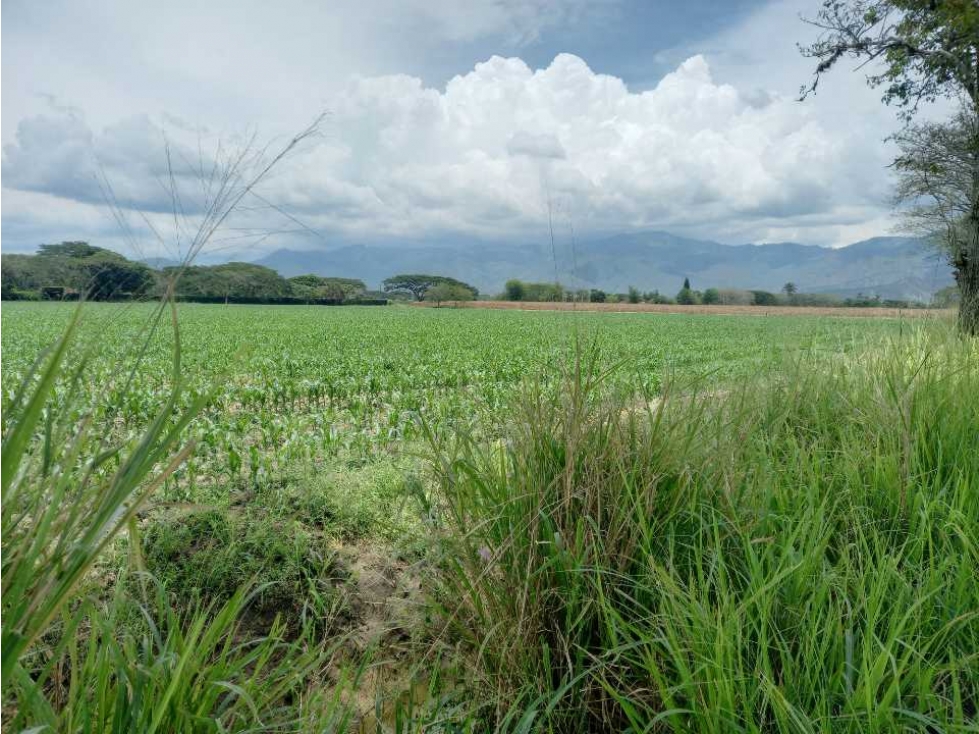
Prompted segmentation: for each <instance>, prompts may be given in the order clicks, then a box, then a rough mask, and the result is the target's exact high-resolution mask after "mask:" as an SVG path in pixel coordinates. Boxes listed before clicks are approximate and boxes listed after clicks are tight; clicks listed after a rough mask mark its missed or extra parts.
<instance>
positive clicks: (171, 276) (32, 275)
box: [0, 241, 956, 308]
mask: <svg viewBox="0 0 979 734" xmlns="http://www.w3.org/2000/svg"><path fill="white" fill-rule="evenodd" d="M0 260H2V279H0V290H2V298H3V299H4V300H75V299H78V298H81V297H83V296H84V297H85V298H88V299H90V300H96V301H105V300H129V299H140V298H157V297H160V296H162V295H164V294H165V293H166V291H167V289H168V287H169V284H171V283H173V284H174V295H175V297H176V299H177V300H180V301H195V302H200V303H270V304H275V303H279V304H301V303H308V304H323V305H339V304H383V303H387V302H388V300H389V299H393V300H415V301H429V302H432V303H434V304H435V305H436V306H441V305H442V304H444V303H457V302H464V301H472V300H474V299H475V298H477V297H479V295H480V293H479V290H478V289H477V288H476V287H475V286H472V285H470V284H469V283H465V282H463V281H461V280H457V279H455V278H451V277H448V276H445V275H433V274H424V273H406V274H400V275H393V276H391V277H390V278H387V279H386V280H385V281H384V282H383V283H382V286H381V290H380V291H371V290H369V289H368V288H367V286H366V285H365V284H364V282H363V281H362V280H358V279H356V278H338V277H324V276H320V275H312V274H307V275H297V276H294V277H292V278H284V277H283V276H281V275H280V274H279V273H278V272H276V271H275V270H272V269H271V268H267V267H264V266H262V265H255V264H253V263H241V262H231V263H224V264H221V265H187V266H177V267H164V268H161V269H154V268H151V267H150V266H148V265H146V264H145V263H142V262H137V261H133V260H129V259H128V258H126V257H124V256H122V255H120V254H119V253H116V252H113V251H111V250H107V249H104V248H101V247H96V246H94V245H90V244H89V243H87V242H77V241H73V242H62V243H60V244H48V245H41V246H40V248H39V250H38V252H37V254H35V255H3V256H2V257H0ZM954 291H955V288H954V287H953V288H952V289H946V291H944V292H940V293H939V294H937V297H936V299H935V302H933V304H932V305H940V306H949V305H954V301H955V298H956V294H955V293H954ZM496 298H497V299H498V300H504V301H524V302H545V303H546V302H556V301H569V302H585V303H633V304H638V303H653V304H679V305H701V304H702V305H738V306H775V305H788V306H821V307H833V306H850V307H854V306H855V307H862V306H867V307H869V306H884V307H891V308H916V307H923V306H925V304H923V303H918V302H914V301H907V300H895V299H882V298H880V297H879V296H876V295H866V296H864V295H858V296H856V297H850V298H841V297H838V296H833V295H829V294H821V293H802V292H800V290H799V288H798V287H797V286H796V285H795V284H794V283H786V284H785V286H784V287H783V288H782V291H781V292H780V293H771V292H769V291H765V290H757V289H756V290H742V289H734V288H707V289H705V290H703V291H700V290H696V289H694V288H692V287H691V285H690V280H689V279H688V278H685V279H684V281H683V285H682V286H681V288H680V289H679V291H677V293H676V294H675V295H672V296H671V295H668V294H664V293H660V292H659V291H658V290H653V291H640V290H639V289H638V288H635V287H630V288H629V289H628V290H627V291H626V292H625V293H612V292H606V291H604V290H601V289H598V288H585V289H570V288H566V287H565V286H563V285H562V284H560V283H537V282H530V281H523V280H519V279H516V278H514V279H511V280H508V281H507V282H506V284H505V286H504V289H503V292H502V293H500V294H499V295H498V296H496Z"/></svg>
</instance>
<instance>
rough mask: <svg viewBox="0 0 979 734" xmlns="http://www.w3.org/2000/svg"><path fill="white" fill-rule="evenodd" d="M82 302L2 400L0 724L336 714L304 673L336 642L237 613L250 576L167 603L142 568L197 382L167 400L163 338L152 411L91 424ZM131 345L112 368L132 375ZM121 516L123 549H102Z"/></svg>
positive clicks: (178, 382)
mask: <svg viewBox="0 0 979 734" xmlns="http://www.w3.org/2000/svg"><path fill="white" fill-rule="evenodd" d="M167 308H168V305H167V304H161V306H160V310H159V311H158V312H157V314H158V315H159V314H162V313H165V312H166V309H167ZM83 310H84V309H83V308H82V307H79V309H78V311H76V313H75V316H74V318H73V319H72V321H71V323H70V325H69V327H68V328H67V329H66V331H65V333H64V334H63V335H62V337H61V338H60V339H59V340H58V341H57V343H56V344H54V345H53V346H52V347H51V349H50V350H48V352H47V353H46V354H44V355H42V356H41V358H40V359H39V360H38V363H37V365H36V367H35V369H34V370H33V371H32V372H31V373H30V374H29V375H28V376H27V377H26V379H25V380H24V383H23V384H22V385H21V387H20V389H19V390H17V391H16V392H15V393H14V395H13V396H12V398H11V399H10V400H9V401H8V402H7V403H6V404H5V405H4V421H5V432H4V438H3V448H2V488H3V508H2V611H3V631H2V637H3V639H2V645H3V651H2V656H3V658H2V660H3V669H2V676H3V708H4V728H5V730H10V731H21V730H30V731H66V732H109V731H111V732H120V733H121V732H134V731H139V732H158V731H168V732H189V731H255V730H270V729H275V730H290V731H300V730H304V729H305V730H309V731H323V730H324V729H322V728H320V724H324V723H326V724H328V726H329V728H340V729H342V728H343V727H344V726H346V724H347V723H348V720H349V713H348V711H349V707H347V706H346V705H345V703H344V701H342V700H341V698H340V697H339V695H332V694H329V693H328V692H327V691H326V690H325V689H322V690H320V689H318V688H316V687H314V684H315V683H317V682H318V681H319V679H320V676H321V675H322V674H323V672H324V670H325V669H326V667H327V664H328V662H329V661H330V660H331V658H332V656H333V655H334V653H335V652H336V650H337V648H338V643H336V644H333V645H332V646H330V645H327V644H325V643H324V642H323V641H322V640H320V639H317V638H316V637H315V636H314V634H313V632H312V630H311V629H304V630H303V633H304V634H300V635H295V634H293V635H291V636H290V639H289V641H287V640H286V639H285V635H284V631H285V625H284V623H283V622H281V621H280V620H279V619H278V618H275V619H273V620H272V621H271V622H270V624H269V625H267V626H266V628H264V629H254V628H253V629H248V628H246V626H245V625H244V624H243V618H244V617H245V611H246V609H247V608H248V606H249V605H250V604H251V602H252V600H253V598H254V597H255V596H256V595H258V594H260V593H261V592H262V591H263V588H262V587H258V588H251V587H250V586H249V585H247V584H246V586H245V587H243V588H241V589H239V590H238V591H237V592H236V593H234V594H233V595H232V596H231V598H230V599H229V600H227V601H226V602H225V603H223V604H216V603H214V602H213V601H211V602H208V601H207V600H205V601H203V602H198V603H192V604H189V605H174V604H173V596H172V594H174V593H177V594H179V593H180V592H181V590H179V589H166V588H164V587H163V586H162V585H160V584H157V583H156V582H155V581H153V580H152V579H147V578H146V577H145V574H143V573H142V572H141V570H140V569H141V566H142V563H141V557H140V553H139V551H138V548H139V545H140V543H139V538H138V534H137V525H136V523H135V517H136V512H137V511H138V510H139V508H140V507H141V506H142V505H143V503H144V502H145V501H146V499H147V498H148V497H149V496H150V495H151V494H152V493H153V491H154V490H155V489H156V488H157V487H159V486H160V485H161V484H162V483H163V482H164V481H165V480H166V479H167V478H168V477H170V476H171V475H172V474H173V472H174V470H175V469H176V468H177V467H178V466H179V465H180V464H181V463H182V462H183V461H184V460H185V459H186V457H187V456H188V455H189V454H190V452H191V450H192V448H193V447H192V444H191V443H187V442H184V441H183V439H182V436H183V434H184V431H185V429H186V427H187V425H188V424H189V423H190V422H191V421H192V420H193V419H194V417H195V416H196V415H197V414H198V412H199V411H200V410H201V408H202V407H203V405H204V402H205V401H206V399H207V397H206V396H202V397H200V398H197V399H194V400H191V401H190V402H189V407H185V408H182V407H179V406H181V405H182V402H181V400H180V396H181V390H182V384H183V382H182V375H181V372H180V342H179V338H175V340H174V343H175V352H174V360H173V364H174V370H173V379H172V390H171V392H170V393H169V394H168V395H166V396H164V397H163V398H162V399H161V401H160V404H159V406H158V407H157V411H156V413H155V415H154V416H153V418H152V419H151V420H150V421H149V423H148V424H147V425H146V426H143V427H142V428H141V429H140V430H138V431H135V437H134V438H128V437H127V436H129V435H130V434H129V432H128V431H120V432H119V435H115V434H114V432H113V431H112V430H111V429H110V430H109V431H108V433H107V432H106V431H105V430H101V431H99V430H96V429H95V428H94V422H93V421H92V420H91V415H90V414H91V412H93V411H98V410H99V409H100V406H99V405H95V406H92V407H91V409H90V411H89V414H86V413H84V412H83V411H81V410H80V409H79V406H78V405H77V398H78V396H79V395H80V394H81V393H80V390H79V386H80V383H81V382H82V381H83V380H85V379H87V378H88V377H87V369H86V366H87V363H88V356H89V354H90V353H91V352H90V350H89V349H88V348H86V347H85V345H84V344H82V343H80V342H79V337H78V330H79V323H80V320H81V318H82V313H83ZM174 333H175V336H176V335H177V333H178V332H177V329H176V315H175V312H174ZM139 349H140V346H139V344H137V345H136V346H135V350H136V358H135V361H134V363H133V364H131V365H129V366H128V367H126V369H120V372H119V374H118V375H114V376H113V377H112V378H111V379H113V380H121V381H123V382H124V381H126V380H127V379H129V377H130V376H131V374H132V372H133V371H134V370H137V369H138V366H139ZM102 388H103V390H102V394H104V395H111V394H113V391H112V390H110V389H109V386H107V385H103V386H102ZM125 531H128V533H129V536H130V537H129V540H130V543H129V545H130V548H131V555H130V557H129V559H128V561H127V559H126V558H122V559H120V558H119V556H118V554H115V556H114V557H113V561H114V565H113V564H111V563H101V561H102V560H103V559H104V558H105V556H106V555H107V551H108V550H109V549H110V546H112V545H113V543H114V541H115V540H116V539H117V538H118V537H120V536H121V535H123V534H124V532H125ZM100 563H101V565H100ZM133 575H136V576H137V577H138V581H134V582H132V583H129V582H127V578H129V577H130V576H133ZM355 680H356V675H355V676H354V682H355ZM352 684H353V683H351V685H352ZM338 690H341V691H342V690H343V686H340V687H339V689H338Z"/></svg>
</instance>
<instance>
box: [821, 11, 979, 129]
mask: <svg viewBox="0 0 979 734" xmlns="http://www.w3.org/2000/svg"><path fill="white" fill-rule="evenodd" d="M809 22H810V23H811V24H813V25H815V26H816V27H818V28H819V29H821V31H822V33H821V35H820V37H819V39H818V40H817V41H816V42H815V43H813V44H811V45H809V46H804V47H803V49H802V51H803V53H804V54H805V55H806V56H809V57H811V58H814V59H816V60H817V61H818V63H817V66H816V70H815V75H814V77H813V80H812V82H811V84H809V85H808V86H806V87H803V95H804V96H805V95H806V94H809V93H811V92H815V91H816V88H817V86H818V84H819V80H820V77H821V76H822V75H823V74H824V73H826V72H827V71H829V70H830V69H832V68H833V67H834V66H835V65H836V64H837V62H839V61H840V60H841V59H844V58H848V57H849V58H855V59H860V60H863V61H865V62H874V61H880V62H882V66H880V67H873V68H872V73H871V74H870V76H869V77H868V82H869V83H870V84H871V85H872V86H875V87H883V89H884V101H885V102H887V103H888V104H897V105H898V106H899V107H901V108H903V110H904V114H905V115H906V116H908V115H913V114H914V112H915V111H916V110H917V108H918V105H919V104H920V103H921V102H922V101H931V100H935V99H937V98H939V97H957V96H959V95H961V94H965V95H966V96H967V97H968V98H969V99H971V101H972V102H973V104H975V105H977V106H979V57H977V55H976V52H977V49H979V3H977V2H976V0H823V5H822V9H821V10H820V11H819V13H818V14H817V15H816V17H815V18H813V19H811V20H809Z"/></svg>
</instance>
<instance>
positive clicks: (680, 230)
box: [0, 0, 897, 259]
mask: <svg viewBox="0 0 979 734" xmlns="http://www.w3.org/2000/svg"><path fill="white" fill-rule="evenodd" d="M817 5H818V2H817V0H684V2H674V1H673V0H644V1H639V0H636V1H633V2H630V1H627V0H527V1H525V2H517V1H516V0H467V2H464V3H463V2H458V1H457V0H333V1H332V2H311V1H305V2H304V1H301V0H279V1H278V2H275V3H270V2H267V0H261V1H253V0H237V1H235V2H230V1H226V0H215V1H213V2H200V1H199V0H193V1H191V0H171V1H170V2H168V3H166V4H162V5H161V4H159V3H138V2H136V3H134V2H131V1H127V0H94V1H93V2H86V3H78V2H73V1H71V0H48V1H47V2H36V1H35V0H4V3H3V4H2V10H0V12H2V92H3V98H2V102H3V107H2V145H3V161H2V247H3V251H4V252H20V251H23V252H27V251H31V250H33V249H34V248H35V247H36V246H37V245H38V244H40V243H43V242H57V241H62V240H69V239H71V240H88V241H90V242H91V243H93V244H97V245H101V246H106V247H111V248H113V249H119V250H121V251H125V252H127V254H131V255H137V256H142V257H153V256H160V257H168V258H175V257H180V256H181V255H182V254H183V253H184V252H186V249H187V247H188V244H187V243H188V242H189V241H190V239H191V236H192V233H193V231H194V230H195V229H196V228H197V227H198V226H199V225H200V223H201V221H202V217H203V216H204V212H205V211H206V209H207V201H208V199H207V192H208V188H207V186H206V185H205V180H212V181H213V179H212V178H209V174H208V172H209V171H214V170H218V171H225V170H227V166H228V165H229V163H230V161H233V160H236V158H235V156H237V155H243V157H242V158H241V159H240V160H241V161H242V165H241V166H240V167H239V168H238V169H236V170H237V173H238V174H239V175H240V176H241V179H240V181H241V182H246V181H249V180H251V179H250V178H249V176H250V175H252V174H254V173H255V172H257V171H259V170H261V169H262V166H264V165H265V164H266V163H267V162H268V161H269V160H270V159H271V158H272V157H274V155H275V153H276V151H278V150H281V149H282V148H283V146H285V145H287V143H288V141H289V140H290V138H291V136H293V135H295V134H296V133H297V132H298V131H300V130H303V129H305V128H306V127H307V126H308V125H309V124H310V123H311V121H313V120H314V119H317V118H318V117H319V116H320V115H323V117H322V119H321V121H320V123H319V125H318V127H317V129H316V134H315V135H313V136H311V137H309V138H306V139H304V140H303V142H302V143H301V144H300V145H299V146H298V147H297V148H296V149H294V150H293V151H291V153H290V155H289V156H287V157H286V158H285V159H284V160H283V161H281V162H280V163H278V164H277V165H276V167H275V168H274V169H273V170H272V171H271V173H270V174H269V175H268V176H266V177H265V178H263V179H262V180H261V181H260V182H259V183H258V184H257V185H256V187H255V188H254V189H253V190H252V191H251V192H249V193H248V194H247V195H245V196H244V198H243V199H242V200H241V203H240V206H239V208H238V209H237V210H236V211H235V212H234V213H233V214H232V216H230V217H229V218H228V220H226V221H225V222H224V223H222V227H221V228H220V229H219V231H217V232H216V233H215V234H214V236H213V237H212V239H211V240H210V241H209V243H208V246H207V250H206V252H207V253H208V255H209V256H210V257H212V258H218V259H225V258H236V259H257V258H259V257H261V256H262V255H263V254H265V253H267V252H268V251H270V250H273V249H277V248H280V247H288V248H293V249H316V248H328V247H337V246H341V245H345V244H360V243H365V244H371V243H384V244H393V243H404V246H406V247H407V246H412V245H414V244H418V243H451V244H452V246H454V247H466V246H471V247H485V246H491V245H492V243H494V242H506V243H509V244H519V243H538V244H539V243H540V242H541V241H543V240H544V239H545V238H546V237H547V232H548V217H549V216H550V217H551V218H552V220H553V218H555V217H557V218H559V219H561V220H562V221H567V222H568V223H570V224H571V225H572V226H573V227H574V229H575V231H576V232H578V233H579V234H580V236H582V237H589V236H593V237H595V236H599V235H603V234H612V233H618V232H626V231H633V230H639V229H658V230H667V231H670V232H673V233H676V234H681V235H686V236H695V237H702V238H709V239H714V240H717V241H720V242H725V243H731V244H736V243H746V242H756V243H761V242H782V241H795V242H802V243H806V244H817V245H826V246H840V245H844V244H848V243H851V242H854V241H857V240H860V239H865V238H868V237H872V236H877V235H886V234H891V233H893V232H894V231H895V227H896V224H895V219H894V216H893V214H892V212H891V206H890V196H891V187H892V183H893V181H892V178H891V173H890V171H889V169H888V163H889V162H890V160H891V159H892V157H893V150H892V149H891V148H890V146H889V144H888V143H887V142H886V141H885V138H886V137H887V135H888V134H889V133H891V132H893V131H894V130H895V129H896V127H897V122H896V117H895V114H894V111H893V110H890V109H888V108H886V107H885V106H884V105H882V104H881V102H880V94H879V92H878V91H875V90H872V89H869V88H868V87H867V86H866V83H865V74H866V73H867V70H862V71H856V70H854V68H853V66H854V65H853V64H851V65H850V66H847V65H841V66H840V68H839V69H838V70H837V71H834V72H833V74H832V75H831V76H830V77H829V78H828V79H826V80H825V81H824V83H823V84H822V85H821V86H820V91H819V94H818V95H817V96H815V97H811V98H809V99H807V100H806V101H804V102H800V101H798V99H797V98H798V93H799V89H800V87H801V86H802V85H803V84H804V83H806V82H807V81H808V80H809V78H810V74H811V71H812V64H811V62H809V61H808V60H806V59H805V58H803V57H802V56H801V55H800V54H799V51H798V48H797V44H798V43H800V42H803V43H805V42H808V41H811V40H812V39H813V29H812V28H811V27H810V26H807V25H806V24H805V23H804V22H803V21H802V20H801V19H800V15H807V14H808V15H811V14H812V13H814V12H815V10H816V9H817ZM175 211H176V216H175Z"/></svg>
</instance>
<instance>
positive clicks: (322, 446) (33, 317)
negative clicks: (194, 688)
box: [2, 303, 902, 500]
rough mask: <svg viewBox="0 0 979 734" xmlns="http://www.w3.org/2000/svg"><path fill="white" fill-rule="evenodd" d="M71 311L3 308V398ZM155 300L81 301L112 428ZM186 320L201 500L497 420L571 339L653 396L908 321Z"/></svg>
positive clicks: (123, 417)
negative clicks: (197, 401) (682, 381)
mask: <svg viewBox="0 0 979 734" xmlns="http://www.w3.org/2000/svg"><path fill="white" fill-rule="evenodd" d="M73 308H74V307H73V306H71V305H68V304H47V303H41V304H31V303H9V304H5V306H4V309H3V343H2V346H3V387H4V390H5V391H6V392H7V393H8V394H9V393H10V391H12V390H13V389H14V388H15V387H16V386H17V385H18V384H19V382H20V381H21V379H22V376H23V375H24V374H25V373H26V371H27V370H28V369H29V368H30V366H31V365H32V364H33V362H34V360H35V359H36V357H37V355H38V354H39V353H40V352H41V351H42V350H43V349H44V348H45V347H47V346H49V345H50V344H51V343H53V342H54V341H55V340H56V339H57V337H58V336H59V335H60V333H61V332H62V330H63V329H64V328H65V325H66V324H67V322H68V320H69V318H70V316H71V314H72V311H73ZM150 312H151V308H150V307H149V306H147V305H145V304H143V305H125V306H124V305H113V304H89V305H88V306H87V307H86V311H85V314H84V320H85V323H84V324H83V337H82V340H81V341H82V343H84V344H94V345H95V346H97V354H96V356H95V357H94V358H93V363H92V364H91V365H90V367H89V370H88V373H87V379H88V382H87V385H88V387H89V388H90V389H92V390H93V391H95V390H97V391H98V394H97V395H93V396H91V397H97V398H98V404H99V411H101V418H100V419H101V420H104V421H106V423H107V424H110V423H111V425H112V430H117V431H118V430H124V429H125V426H132V427H133V428H136V427H138V426H141V425H143V424H144V423H145V422H146V421H147V420H149V418H150V417H151V415H152V412H153V411H154V410H155V409H156V408H157V406H158V404H159V402H160V399H161V395H163V394H165V393H166V391H167V390H169V387H170V384H171V379H170V378H171V370H172V350H173V340H172V333H171V329H170V324H169V321H168V319H164V320H163V322H162V323H161V324H160V326H159V327H158V329H157V332H158V333H157V335H156V336H155V338H153V339H151V340H150V342H149V347H148V348H147V350H146V351H145V353H142V354H140V363H139V368H138V370H137V371H136V373H135V374H134V375H132V376H131V378H130V376H129V375H128V373H127V372H126V370H127V367H128V368H131V366H132V364H133V360H134V358H135V357H136V353H135V350H134V345H136V344H139V345H142V341H141V337H142V335H143V330H144V329H145V328H146V326H147V321H148V318H149V315H150ZM179 326H180V334H181V345H182V354H181V360H182V367H183V373H184V375H185V376H186V378H187V379H188V381H189V385H188V390H187V392H186V394H185V396H184V397H185V402H189V401H191V400H192V399H194V398H195V397H196V396H197V395H198V394H200V393H208V394H209V395H210V396H211V400H210V403H209V407H208V408H207V409H206V411H205V412H204V414H203V415H202V416H201V417H200V418H199V419H198V420H197V421H196V422H195V424H194V425H193V426H192V428H191V431H190V433H191V435H192V436H193V438H194V439H195V440H196V443H197V450H196V452H195V455H194V457H193V459H192V460H191V461H189V462H188V463H187V464H186V465H185V466H184V467H183V468H182V469H181V470H179V471H178V472H177V474H176V476H175V481H173V482H170V483H168V487H167V490H166V493H165V496H166V499H168V500H174V499H192V498H193V499H201V498H202V497H203V496H205V495H206V493H207V490H208V489H211V488H213V489H217V490H223V489H227V485H228V484H229V483H230V484H231V485H233V486H235V485H237V484H241V483H249V482H251V483H260V482H261V481H263V480H266V479H268V478H269V477H271V476H274V475H275V474H276V473H277V472H278V471H279V470H280V469H281V468H284V467H291V468H293V469H295V468H296V467H297V466H306V465H308V464H309V463H310V462H312V463H314V464H315V463H317V462H322V461H324V460H330V459H333V458H336V457H338V456H341V457H344V458H356V459H357V460H358V461H360V462H361V463H363V462H365V461H367V462H370V461H377V460H384V459H386V458H387V457H390V456H391V455H392V453H397V452H398V451H399V450H400V449H401V448H403V447H404V446H405V445H406V444H410V443H411V442H412V441H414V440H415V439H417V438H418V436H419V432H420V430H421V425H420V423H421V421H422V420H424V421H425V422H426V423H427V424H428V425H429V426H430V427H431V428H433V429H437V430H445V429H447V428H450V427H451V428H453V429H455V430H459V429H460V428H461V426H462V425H463V424H466V425H468V426H470V427H479V429H480V430H481V431H483V432H487V431H490V430H492V426H494V425H496V424H498V423H499V420H498V419H499V418H501V417H502V416H505V415H507V413H508V410H507V408H508V404H509V403H510V401H511V400H512V399H513V398H514V396H515V395H516V394H518V393H519V391H520V389H521V386H522V385H523V384H526V383H527V382H528V381H533V382H535V383H537V384H549V383H551V382H553V381H555V380H560V378H561V377H562V374H563V371H564V370H566V369H567V366H568V365H569V364H570V361H571V359H570V357H571V356H572V355H573V352H574V349H575V344H576V343H577V344H580V345H581V346H582V348H584V349H597V350H598V352H599V353H600V355H601V357H600V359H601V361H602V364H603V366H605V367H613V366H614V367H617V369H616V373H615V374H614V375H613V377H612V380H611V381H612V382H613V383H619V384H622V385H627V386H628V387H629V389H632V390H637V391H643V392H644V393H646V394H648V395H655V394H656V393H657V392H658V391H659V389H660V385H661V382H662V380H663V379H664V378H668V377H669V376H673V377H674V378H702V379H703V381H704V382H705V383H706V384H711V383H717V382H720V381H723V380H725V379H729V378H731V377H735V376H738V375H747V374H752V373H754V372H756V371H758V370H759V369H761V368H765V367H772V366H774V365H777V364H778V363H779V362H780V361H781V360H783V359H786V358H790V357H791V354H792V353H793V351H799V350H817V351H829V352H836V351H846V350H850V349H853V348H854V347H856V346H859V345H860V344H861V343H865V342H866V341H867V340H868V339H873V338H880V337H882V336H885V335H887V334H893V333H897V332H898V331H900V329H901V328H902V327H901V324H899V323H894V322H890V321H874V322H871V323H861V324H859V325H854V324H852V323H851V322H848V321H847V320H845V319H836V320H827V319H816V318H798V317H795V318H784V317H772V318H766V317H761V316H759V317H754V318H740V319H737V320H734V319H731V318H725V317H723V316H716V317H710V316H701V315H667V316H649V315H639V314H580V315H576V314H561V313H510V312H491V311H481V310H478V311H477V310H454V309H437V310H436V309H422V310H420V309H406V308H367V307H364V308H356V307H351V308H341V309H337V308H322V307H308V308H305V307H294V306H292V307H289V306H285V307H283V306H223V305H197V304H185V305H181V306H180V308H179ZM124 377H125V379H123V378H124ZM107 385H110V386H111V387H110V388H109V390H110V394H109V395H108V396H106V394H105V390H106V386H107ZM112 391H115V393H116V394H112Z"/></svg>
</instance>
